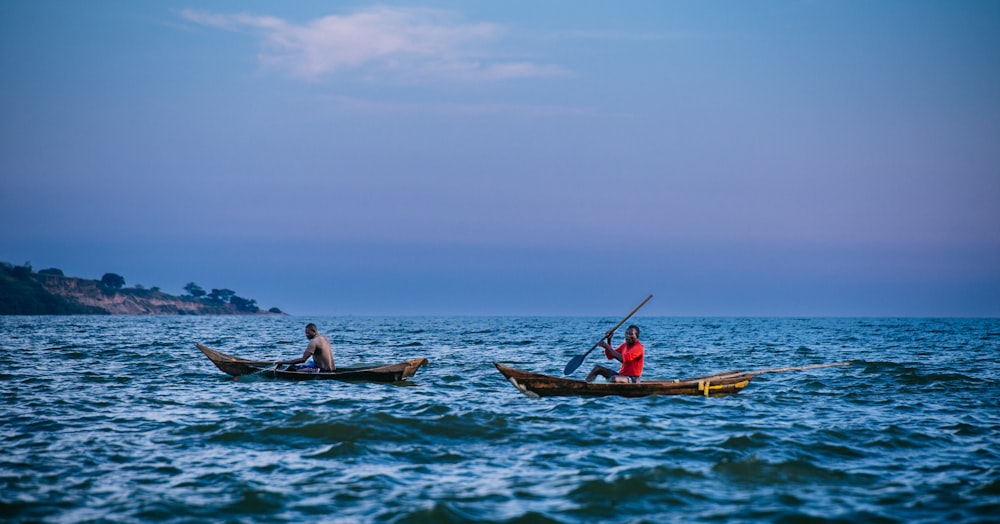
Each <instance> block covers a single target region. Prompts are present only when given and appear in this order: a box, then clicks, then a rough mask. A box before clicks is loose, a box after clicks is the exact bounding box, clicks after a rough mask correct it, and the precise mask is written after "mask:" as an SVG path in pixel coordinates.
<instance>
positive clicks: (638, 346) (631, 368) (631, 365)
mask: <svg viewBox="0 0 1000 524" xmlns="http://www.w3.org/2000/svg"><path fill="white" fill-rule="evenodd" d="M615 351H617V352H619V353H621V354H622V360H624V362H622V368H621V369H619V370H618V374H619V375H625V376H628V377H641V376H642V362H643V360H645V359H644V358H643V357H644V356H645V353H646V348H644V347H642V342H639V341H638V340H636V341H635V344H632V345H631V346H626V345H625V344H622V345H620V346H618V349H616V350H615ZM604 356H606V357H608V359H612V358H614V357H612V356H611V352H610V351H608V350H606V349H605V350H604Z"/></svg>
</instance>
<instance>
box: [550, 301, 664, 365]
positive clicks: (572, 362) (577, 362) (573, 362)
mask: <svg viewBox="0 0 1000 524" xmlns="http://www.w3.org/2000/svg"><path fill="white" fill-rule="evenodd" d="M651 298H653V295H649V296H648V297H646V300H643V301H642V302H640V303H639V305H638V306H635V309H633V310H632V312H631V313H629V314H628V315H625V318H623V319H622V321H621V322H619V323H617V324H615V327H613V328H611V330H610V331H608V333H614V332H615V330H616V329H618V328H620V327H621V326H622V324H624V323H625V321H626V320H628V319H630V318H632V315H634V314H635V312H636V311H639V308H641V307H642V306H644V305H646V302H649V299H651ZM608 333H605V334H604V336H603V337H601V340H598V341H597V343H596V344H594V347H592V348H590V349H588V350H587V352H586V353H584V354H582V355H577V356H575V357H573V360H570V361H569V364H566V368H565V369H563V375H569V374H570V373H572V372H574V371H576V368H578V367H580V364H583V359H585V358H587V355H589V354H590V352H591V351H593V350H595V349H597V346H600V345H601V341H603V340H604V339H605V338H607V337H608Z"/></svg>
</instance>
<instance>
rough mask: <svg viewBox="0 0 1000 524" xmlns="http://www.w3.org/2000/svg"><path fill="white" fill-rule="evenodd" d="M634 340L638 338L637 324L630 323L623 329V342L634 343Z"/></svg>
mask: <svg viewBox="0 0 1000 524" xmlns="http://www.w3.org/2000/svg"><path fill="white" fill-rule="evenodd" d="M636 340H639V326H637V325H635V324H632V325H631V326H629V327H628V329H626V330H625V343H626V344H635V341H636Z"/></svg>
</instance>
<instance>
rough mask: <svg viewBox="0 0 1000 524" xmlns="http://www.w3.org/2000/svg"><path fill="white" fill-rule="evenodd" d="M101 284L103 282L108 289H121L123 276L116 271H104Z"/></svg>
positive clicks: (123, 284)
mask: <svg viewBox="0 0 1000 524" xmlns="http://www.w3.org/2000/svg"><path fill="white" fill-rule="evenodd" d="M101 284H104V287H107V288H109V289H121V288H123V287H125V277H123V276H121V275H119V274H118V273H105V274H104V276H103V277H101Z"/></svg>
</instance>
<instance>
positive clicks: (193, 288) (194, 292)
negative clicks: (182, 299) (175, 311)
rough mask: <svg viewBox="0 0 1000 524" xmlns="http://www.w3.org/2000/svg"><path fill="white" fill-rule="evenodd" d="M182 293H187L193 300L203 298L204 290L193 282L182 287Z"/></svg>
mask: <svg viewBox="0 0 1000 524" xmlns="http://www.w3.org/2000/svg"><path fill="white" fill-rule="evenodd" d="M184 291H187V292H188V293H189V294H190V295H191V296H192V297H194V298H198V297H203V296H205V290H204V289H202V288H201V286H199V285H198V284H195V283H194V282H188V284H187V285H186V286H184Z"/></svg>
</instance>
